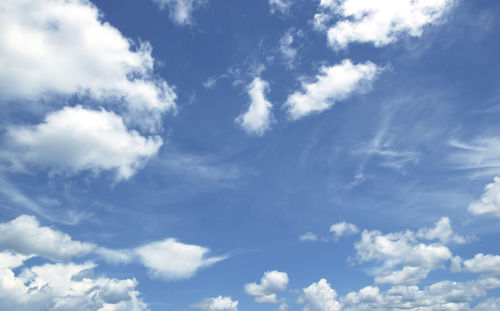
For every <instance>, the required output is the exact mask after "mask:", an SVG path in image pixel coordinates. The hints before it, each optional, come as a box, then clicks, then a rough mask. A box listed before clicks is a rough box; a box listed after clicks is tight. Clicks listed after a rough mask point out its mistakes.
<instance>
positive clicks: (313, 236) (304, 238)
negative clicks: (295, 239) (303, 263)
mask: <svg viewBox="0 0 500 311" xmlns="http://www.w3.org/2000/svg"><path fill="white" fill-rule="evenodd" d="M299 240H300V241H310V242H314V241H317V240H318V236H317V235H316V234H314V233H312V232H306V233H304V234H303V235H301V236H300V237H299Z"/></svg>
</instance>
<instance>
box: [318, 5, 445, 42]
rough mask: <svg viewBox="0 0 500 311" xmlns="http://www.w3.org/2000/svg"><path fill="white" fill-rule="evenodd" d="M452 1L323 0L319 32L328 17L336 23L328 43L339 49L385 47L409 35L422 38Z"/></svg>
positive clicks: (330, 30)
mask: <svg viewBox="0 0 500 311" xmlns="http://www.w3.org/2000/svg"><path fill="white" fill-rule="evenodd" d="M452 3H453V0H434V1H429V0H380V1H371V0H338V1H332V0H322V1H321V3H320V7H321V12H320V13H318V14H317V15H316V16H315V25H316V28H317V29H322V28H323V29H324V28H325V26H324V25H325V24H326V23H327V22H328V21H329V18H328V17H329V16H336V17H337V20H338V21H337V22H336V24H335V25H333V26H332V27H330V28H329V29H328V43H329V44H330V46H331V47H333V48H334V49H336V50H339V49H344V48H346V47H347V46H348V45H349V44H350V43H353V42H359V43H372V44H374V45H375V46H377V47H379V46H384V45H387V44H389V43H392V42H394V41H396V40H397V39H398V38H399V37H400V36H402V35H404V34H408V35H410V36H413V37H420V36H421V35H422V33H423V31H424V27H425V26H426V25H429V24H435V23H437V22H439V21H440V19H441V17H442V16H443V14H444V13H445V12H446V10H447V9H448V8H449V7H450V6H451V4H452Z"/></svg>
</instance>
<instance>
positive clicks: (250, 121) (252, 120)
mask: <svg viewBox="0 0 500 311" xmlns="http://www.w3.org/2000/svg"><path fill="white" fill-rule="evenodd" d="M267 92H269V83H267V82H266V81H264V80H262V79H261V78H259V77H257V78H255V79H254V80H253V81H252V83H251V84H250V85H249V86H248V95H249V96H250V105H249V106H248V110H247V111H246V112H245V113H243V114H242V115H240V116H238V117H237V118H236V120H235V122H236V123H237V124H238V125H240V126H241V127H242V128H243V129H244V130H245V131H246V132H247V133H248V134H253V135H257V136H262V135H264V133H265V132H266V131H268V130H269V129H270V128H271V124H272V123H273V120H274V119H273V114H272V112H271V109H272V107H273V105H272V104H271V103H270V102H269V101H268V100H267V99H266V93H267Z"/></svg>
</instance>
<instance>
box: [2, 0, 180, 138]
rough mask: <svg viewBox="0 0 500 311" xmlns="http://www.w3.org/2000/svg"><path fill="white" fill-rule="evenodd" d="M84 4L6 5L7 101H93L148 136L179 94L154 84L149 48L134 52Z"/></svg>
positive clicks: (16, 0)
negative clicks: (119, 114)
mask: <svg viewBox="0 0 500 311" xmlns="http://www.w3.org/2000/svg"><path fill="white" fill-rule="evenodd" d="M101 16H102V15H101V13H100V12H99V10H98V9H97V8H96V7H95V6H94V5H93V4H92V3H90V2H89V1H87V0H67V1H58V0H7V1H3V2H2V9H1V10H0V46H2V49H0V59H2V63H3V65H2V70H1V71H0V93H2V98H3V100H7V101H8V100H15V99H24V100H39V99H40V98H41V97H45V98H50V96H51V95H65V96H71V95H74V94H78V95H84V96H90V97H92V98H93V99H95V100H98V101H100V102H101V104H103V105H108V106H109V107H110V108H113V109H116V110H117V111H118V110H119V111H123V110H124V109H123V108H121V107H118V106H117V105H118V104H120V105H121V104H122V103H125V107H126V109H125V110H126V111H127V112H126V118H127V120H129V121H130V122H133V123H137V124H140V125H141V126H142V127H144V128H147V129H148V130H153V129H156V128H157V127H158V122H159V121H160V119H161V115H162V113H163V112H166V111H169V110H175V98H176V94H175V92H174V90H173V88H172V87H170V86H169V85H168V84H167V82H166V81H164V80H162V79H159V78H157V77H155V75H154V72H153V71H154V59H153V57H152V56H151V46H150V45H149V44H148V43H145V42H143V43H140V44H139V45H138V46H135V45H134V44H133V43H132V41H131V40H129V39H128V38H126V37H124V36H123V35H122V34H121V33H120V31H118V30H117V29H116V28H114V27H113V26H111V25H110V24H109V23H106V22H103V21H102V20H101Z"/></svg>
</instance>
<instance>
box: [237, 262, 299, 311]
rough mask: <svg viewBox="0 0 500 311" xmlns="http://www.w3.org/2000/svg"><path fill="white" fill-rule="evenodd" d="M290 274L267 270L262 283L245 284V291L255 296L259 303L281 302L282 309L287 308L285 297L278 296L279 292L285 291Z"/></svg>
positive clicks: (261, 280)
mask: <svg viewBox="0 0 500 311" xmlns="http://www.w3.org/2000/svg"><path fill="white" fill-rule="evenodd" d="M288 282H289V279H288V275H287V274H286V273H285V272H279V271H276V270H274V271H267V272H265V273H264V276H263V277H262V278H261V279H260V284H257V283H249V284H245V292H246V293H247V294H248V295H250V296H253V297H254V299H255V301H256V302H258V303H273V304H280V310H282V309H286V308H287V304H286V302H285V300H284V299H279V298H278V293H280V292H282V291H284V290H285V289H286V288H287V286H288Z"/></svg>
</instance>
